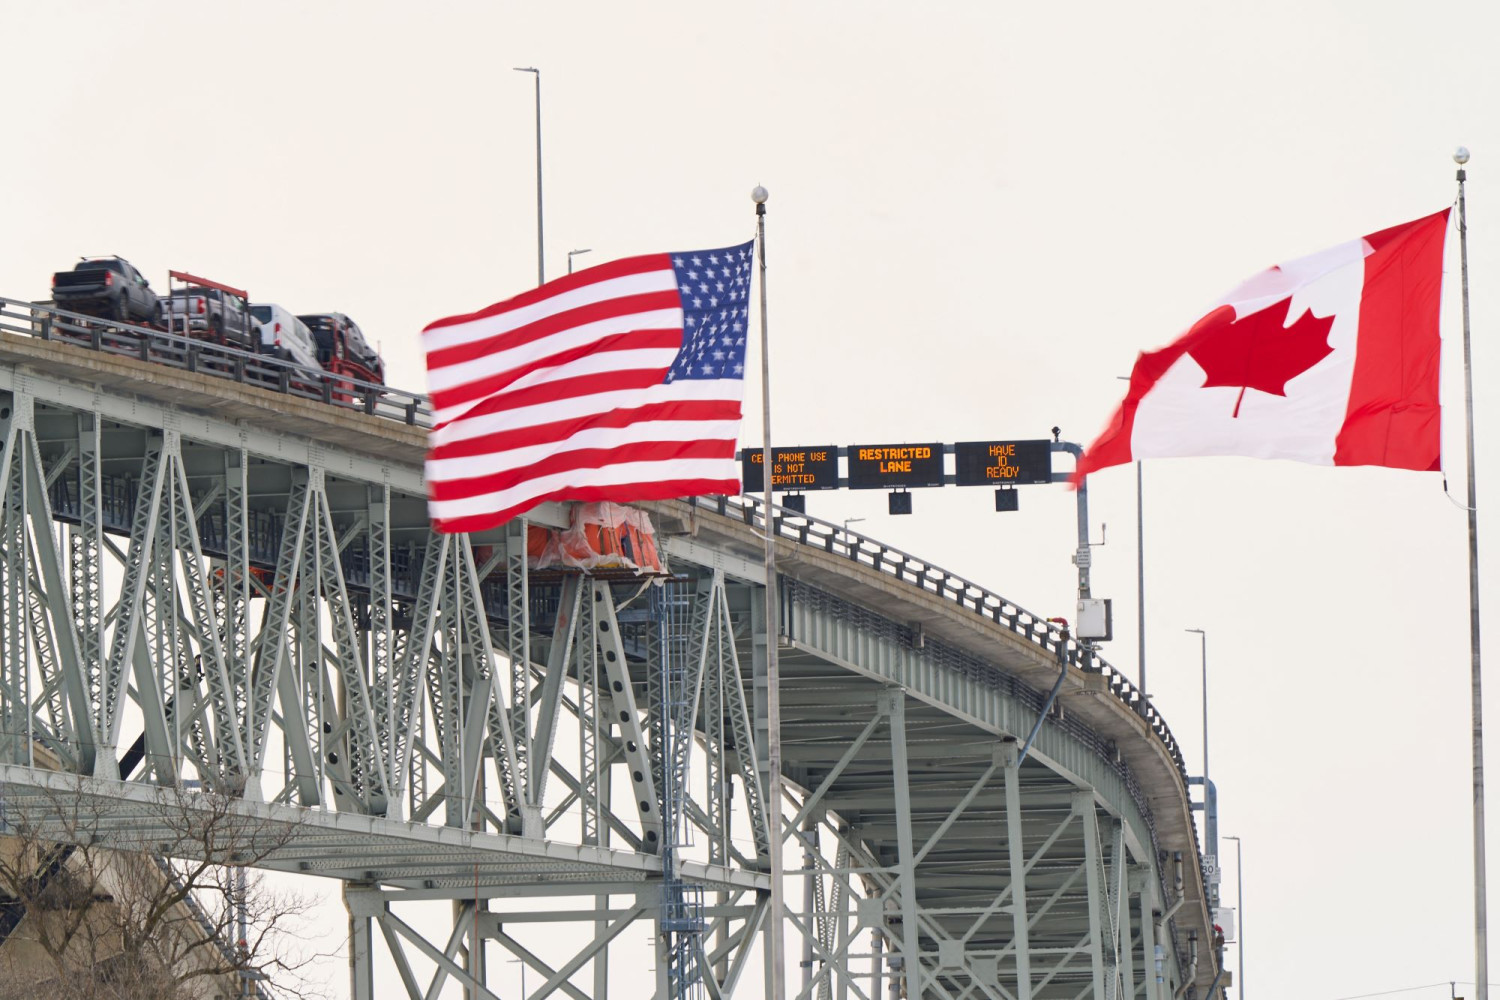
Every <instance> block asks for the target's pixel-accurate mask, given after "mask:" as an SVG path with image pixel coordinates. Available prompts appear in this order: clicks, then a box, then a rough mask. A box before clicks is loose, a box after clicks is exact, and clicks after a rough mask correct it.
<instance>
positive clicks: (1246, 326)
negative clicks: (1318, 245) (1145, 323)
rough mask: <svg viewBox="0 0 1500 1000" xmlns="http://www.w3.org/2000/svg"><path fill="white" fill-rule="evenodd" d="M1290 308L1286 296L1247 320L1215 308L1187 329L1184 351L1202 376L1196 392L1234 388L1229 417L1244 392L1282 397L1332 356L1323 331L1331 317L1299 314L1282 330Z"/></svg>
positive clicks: (1237, 408) (1236, 410)
mask: <svg viewBox="0 0 1500 1000" xmlns="http://www.w3.org/2000/svg"><path fill="white" fill-rule="evenodd" d="M1291 306H1292V299H1291V297H1290V296H1288V297H1287V298H1285V299H1282V300H1281V301H1280V302H1277V303H1275V304H1273V305H1270V306H1267V307H1266V308H1265V309H1262V310H1260V311H1259V312H1253V313H1251V314H1250V315H1248V316H1236V314H1235V311H1234V307H1233V306H1220V307H1219V308H1217V309H1215V310H1214V311H1213V312H1211V313H1209V314H1208V315H1207V316H1205V317H1203V318H1202V319H1200V320H1199V321H1198V322H1197V323H1195V324H1194V325H1193V329H1192V331H1191V332H1190V333H1189V335H1188V340H1189V341H1190V342H1191V344H1192V346H1191V347H1189V348H1188V351H1187V352H1188V354H1190V355H1192V358H1193V360H1194V361H1196V362H1198V364H1199V365H1200V366H1202V368H1203V372H1204V374H1205V375H1206V376H1207V377H1206V378H1205V379H1204V381H1203V386H1202V388H1204V389H1208V388H1211V387H1214V386H1227V387H1231V388H1232V387H1234V386H1239V387H1240V395H1239V398H1238V399H1236V400H1235V401H1234V416H1236V417H1238V416H1239V415H1240V403H1241V402H1243V401H1244V398H1245V390H1246V389H1259V390H1260V391H1261V392H1268V393H1270V394H1272V395H1273V396H1285V395H1286V384H1287V382H1289V381H1290V380H1291V379H1293V378H1295V377H1297V376H1298V375H1301V374H1302V373H1303V372H1305V371H1307V370H1308V369H1309V368H1311V367H1312V366H1313V365H1315V364H1317V363H1318V362H1319V361H1322V360H1323V359H1324V358H1326V357H1328V355H1330V354H1332V353H1333V348H1331V347H1329V346H1328V330H1329V328H1330V327H1332V326H1333V319H1334V318H1333V317H1332V316H1326V317H1324V316H1314V315H1313V314H1312V313H1311V312H1304V313H1303V314H1302V315H1301V316H1298V317H1297V321H1296V322H1295V323H1293V324H1292V325H1291V326H1287V325H1286V317H1287V313H1288V312H1290V311H1291Z"/></svg>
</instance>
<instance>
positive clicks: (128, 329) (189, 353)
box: [0, 298, 432, 427]
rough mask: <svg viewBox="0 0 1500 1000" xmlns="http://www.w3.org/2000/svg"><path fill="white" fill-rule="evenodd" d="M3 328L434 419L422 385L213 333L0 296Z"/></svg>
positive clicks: (336, 402)
mask: <svg viewBox="0 0 1500 1000" xmlns="http://www.w3.org/2000/svg"><path fill="white" fill-rule="evenodd" d="M0 330H4V331H6V332H7V333H20V334H26V335H29V336H32V337H36V338H38V339H40V340H49V341H57V342H59V343H65V344H71V345H73V346H74V347H83V348H86V349H88V350H93V351H98V352H100V353H101V354H112V355H115V356H116V357H124V358H134V359H136V360H139V361H149V362H151V363H152V364H158V365H165V366H167V367H169V368H180V369H182V370H183V371H190V372H197V373H199V374H203V375H212V376H215V377H218V378H223V379H227V380H229V381H232V382H238V383H240V384H243V385H253V386H256V387H258V388H261V389H268V390H270V391H272V392H278V393H281V394H283V395H287V396H297V397H300V398H302V399H309V400H314V401H317V402H322V403H326V404H328V405H329V406H336V407H339V408H341V409H346V410H357V411H359V412H362V413H368V414H371V415H373V416H378V417H386V418H388V419H391V420H397V421H400V422H401V423H405V424H411V425H413V426H416V427H427V426H430V425H431V423H432V407H431V405H430V403H429V402H428V399H427V397H426V396H424V395H422V394H421V393H415V392H407V391H406V390H404V389H393V388H391V387H390V386H385V385H376V384H374V383H372V382H363V381H361V380H359V379H356V378H350V377H349V376H347V375H335V374H333V373H331V372H326V371H324V370H323V369H321V368H306V367H304V366H302V365H299V364H297V363H296V362H293V361H285V360H282V359H280V358H276V357H273V356H271V355H268V354H260V353H257V352H255V351H247V350H243V349H241V348H238V347H230V346H228V345H227V344H218V343H215V342H213V341H211V340H200V339H198V338H196V337H185V336H182V335H181V334H175V333H166V332H164V331H162V330H157V329H155V328H153V327H148V326H134V325H131V324H129V323H120V322H117V321H115V320H108V319H100V318H99V317H97V316H85V315H84V314H82V313H76V312H69V311H68V310H66V309H58V308H57V307H55V306H51V305H48V304H46V303H34V302H23V301H20V300H18V299H7V298H0Z"/></svg>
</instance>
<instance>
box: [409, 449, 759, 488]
mask: <svg viewBox="0 0 1500 1000" xmlns="http://www.w3.org/2000/svg"><path fill="white" fill-rule="evenodd" d="M734 444H735V443H734V441H732V440H727V441H725V440H720V441H714V440H708V441H643V442H640V443H636V444H626V445H620V446H619V447H615V448H579V449H577V450H575V451H564V452H559V453H557V454H555V455H548V456H547V457H546V458H544V459H542V460H541V461H538V462H533V463H532V464H530V465H523V466H519V467H517V468H513V469H505V470H503V471H500V472H493V473H490V474H489V475H487V476H474V477H471V478H468V479H445V480H442V481H437V482H430V483H428V496H429V497H430V498H431V499H433V500H464V499H467V498H469V497H474V496H479V495H481V494H484V493H496V492H499V491H500V490H504V489H509V488H510V487H512V486H516V485H519V484H520V483H524V482H526V481H527V480H528V479H539V478H541V477H542V476H551V475H556V474H557V473H560V472H575V471H577V470H579V469H602V468H605V467H606V466H610V465H617V464H620V463H624V462H664V461H670V460H671V459H676V458H733V457H734Z"/></svg>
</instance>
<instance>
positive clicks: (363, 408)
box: [0, 298, 1187, 781]
mask: <svg viewBox="0 0 1500 1000" xmlns="http://www.w3.org/2000/svg"><path fill="white" fill-rule="evenodd" d="M0 330H6V331H9V332H11V333H20V334H26V335H29V336H33V337H37V338H39V339H41V340H56V341H60V342H62V343H67V344H72V345H74V346H77V347H84V348H88V349H90V350H95V351H99V352H100V353H104V354H112V355H116V356H119V357H129V358H136V359H139V360H142V361H148V362H151V363H154V364H162V365H166V366H168V367H171V368H179V369H182V370H185V371H194V372H201V373H205V374H210V375H217V376H219V377H221V378H225V379H229V380H231V381H234V382H237V383H241V384H246V385H254V386H257V387H259V388H263V389H269V390H271V391H273V392H279V393H282V394H284V395H288V396H297V397H300V398H303V399H311V400H318V401H321V402H323V403H326V404H328V405H330V406H336V407H340V408H342V409H348V410H358V411H360V412H363V413H367V414H371V415H374V416H378V417H385V418H387V419H392V420H399V421H401V422H402V423H405V424H410V425H412V426H415V427H430V426H431V425H432V406H431V402H430V400H428V398H427V397H426V396H424V395H422V394H420V393H414V392H408V391H406V390H403V389H393V388H391V387H390V386H384V385H374V384H372V383H369V382H362V381H360V380H358V379H351V378H348V377H345V376H342V375H333V374H330V373H329V372H326V371H323V370H322V369H321V368H306V367H303V366H301V365H298V364H296V363H294V362H290V361H284V360H281V359H279V358H273V357H270V356H268V355H264V354H257V353H254V352H252V351H245V350H241V349H239V348H237V347H229V346H226V345H223V344H216V343H213V342H211V341H206V340H198V339H196V338H192V337H184V336H181V335H179V334H172V333H167V332H165V331H162V330H157V329H154V328H152V327H145V326H133V325H131V324H128V323H120V322H117V321H114V320H107V319H100V318H99V317H96V316H86V315H83V314H81V313H75V312H69V311H67V310H65V309H58V308H57V307H56V306H51V305H47V304H44V303H35V302H25V301H21V300H17V299H7V298H0ZM688 502H689V503H692V504H694V505H697V506H704V505H707V506H709V507H711V508H713V509H716V510H717V511H718V512H719V513H720V514H724V515H726V516H735V517H739V518H740V519H742V520H743V521H744V522H745V523H746V524H749V525H752V526H754V525H756V524H759V525H761V527H762V530H764V523H765V516H764V514H763V513H762V511H761V506H762V501H760V500H757V499H755V498H754V497H750V496H738V497H722V496H721V497H694V498H691V499H690V500H689V501H688ZM776 510H777V511H779V512H780V513H778V514H777V515H776V518H775V521H776V533H777V535H778V536H779V537H782V538H786V539H790V540H792V541H796V542H798V543H799V544H802V545H812V546H815V547H817V548H821V549H823V550H824V551H826V552H831V553H834V554H836V555H841V556H844V557H846V558H848V559H850V560H852V561H854V562H858V563H861V564H862V565H865V566H869V567H871V568H873V569H875V570H877V571H879V572H882V573H888V574H890V575H891V576H894V577H896V578H897V579H899V580H903V581H905V582H906V583H910V584H913V585H915V586H918V587H921V588H922V589H923V590H926V591H928V592H929V593H933V594H936V595H938V596H939V597H942V598H944V599H946V600H949V601H952V602H953V603H955V604H957V605H959V606H960V607H962V608H964V609H966V610H968V611H970V612H972V613H974V614H977V615H979V616H981V617H983V618H988V619H990V620H992V621H994V622H997V623H999V624H1001V625H1003V626H1005V627H1006V628H1008V629H1010V630H1011V631H1012V632H1015V633H1016V634H1017V635H1021V636H1024V637H1025V638H1026V639H1027V640H1029V641H1031V642H1034V643H1036V644H1037V645H1039V646H1041V647H1042V648H1043V649H1047V650H1049V651H1051V652H1053V653H1054V654H1056V655H1057V656H1058V657H1059V658H1061V659H1063V660H1065V661H1066V662H1067V663H1068V664H1070V665H1071V666H1074V667H1077V668H1078V669H1080V670H1082V671H1084V672H1086V673H1091V674H1098V675H1100V676H1102V677H1104V678H1105V680H1106V683H1107V686H1108V688H1109V691H1110V692H1111V693H1112V694H1113V695H1114V696H1115V697H1116V698H1117V699H1118V700H1119V701H1120V702H1122V703H1123V704H1124V705H1125V706H1126V707H1127V708H1129V709H1130V710H1131V711H1133V712H1135V713H1136V714H1137V715H1139V716H1140V717H1141V718H1142V719H1144V720H1145V721H1146V723H1147V725H1148V726H1149V727H1150V728H1151V731H1152V732H1153V733H1155V734H1156V736H1157V738H1158V739H1159V740H1161V743H1162V745H1163V747H1164V748H1165V749H1166V750H1167V753H1168V754H1169V755H1170V756H1171V758H1172V760H1173V761H1174V762H1175V763H1176V765H1177V769H1178V771H1179V772H1180V773H1181V774H1182V777H1183V780H1184V781H1186V779H1187V765H1186V763H1185V762H1184V759H1183V755H1182V748H1181V746H1180V745H1179V744H1178V742H1177V740H1176V738H1175V737H1174V736H1173V735H1172V731H1171V730H1170V729H1169V728H1167V724H1166V721H1165V720H1164V719H1163V718H1162V717H1161V713H1159V712H1158V711H1157V710H1156V708H1155V707H1154V706H1153V705H1152V704H1151V702H1150V701H1149V700H1148V699H1147V698H1146V697H1145V696H1144V695H1143V694H1142V692H1140V691H1139V690H1138V689H1137V688H1136V687H1135V685H1134V684H1132V683H1131V682H1130V680H1129V679H1128V678H1126V676H1125V675H1124V674H1122V673H1121V672H1120V671H1119V670H1117V669H1115V668H1114V667H1113V666H1111V665H1110V664H1109V663H1108V662H1106V661H1105V660H1104V659H1103V658H1102V657H1101V656H1099V654H1098V651H1097V650H1096V649H1094V648H1093V647H1092V646H1089V645H1087V644H1086V643H1080V642H1078V640H1076V639H1074V638H1073V637H1072V636H1071V635H1070V634H1068V632H1067V631H1066V630H1064V629H1060V628H1058V627H1057V625H1056V624H1055V623H1053V622H1049V621H1047V620H1046V619H1045V618H1042V617H1039V616H1038V615H1036V614H1033V613H1032V612H1030V611H1027V610H1026V609H1025V608H1023V607H1021V606H1020V605H1018V604H1015V603H1014V602H1012V601H1008V600H1006V599H1005V598H1004V597H1001V596H1000V595H999V594H996V593H994V592H992V591H989V590H986V589H985V588H983V587H981V586H979V585H978V584H976V583H974V582H972V581H970V580H967V579H965V578H963V577H961V576H959V575H958V574H956V573H952V572H949V571H948V570H945V569H943V568H942V567H939V566H934V565H932V564H931V563H929V562H927V561H926V560H923V559H919V558H917V557H916V556H914V555H911V554H910V553H908V552H903V551H901V550H900V549H897V548H895V547H893V546H890V545H886V544H885V543H883V542H880V541H877V540H875V539H873V538H869V537H867V536H865V535H861V534H859V533H858V532H854V531H850V530H848V529H847V528H845V527H843V526H841V525H838V524H834V523H832V522H829V521H822V520H819V519H818V518H815V517H809V516H807V515H805V514H799V513H797V512H796V511H792V510H788V509H786V508H783V507H777V508H776Z"/></svg>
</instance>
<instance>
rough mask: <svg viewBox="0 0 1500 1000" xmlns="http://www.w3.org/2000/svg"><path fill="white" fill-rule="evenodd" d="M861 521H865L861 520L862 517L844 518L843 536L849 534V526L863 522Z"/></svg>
mask: <svg viewBox="0 0 1500 1000" xmlns="http://www.w3.org/2000/svg"><path fill="white" fill-rule="evenodd" d="M863 520H865V519H864V518H862V517H846V518H844V533H845V534H848V533H849V525H851V524H856V523H858V522H860V521H863Z"/></svg>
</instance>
